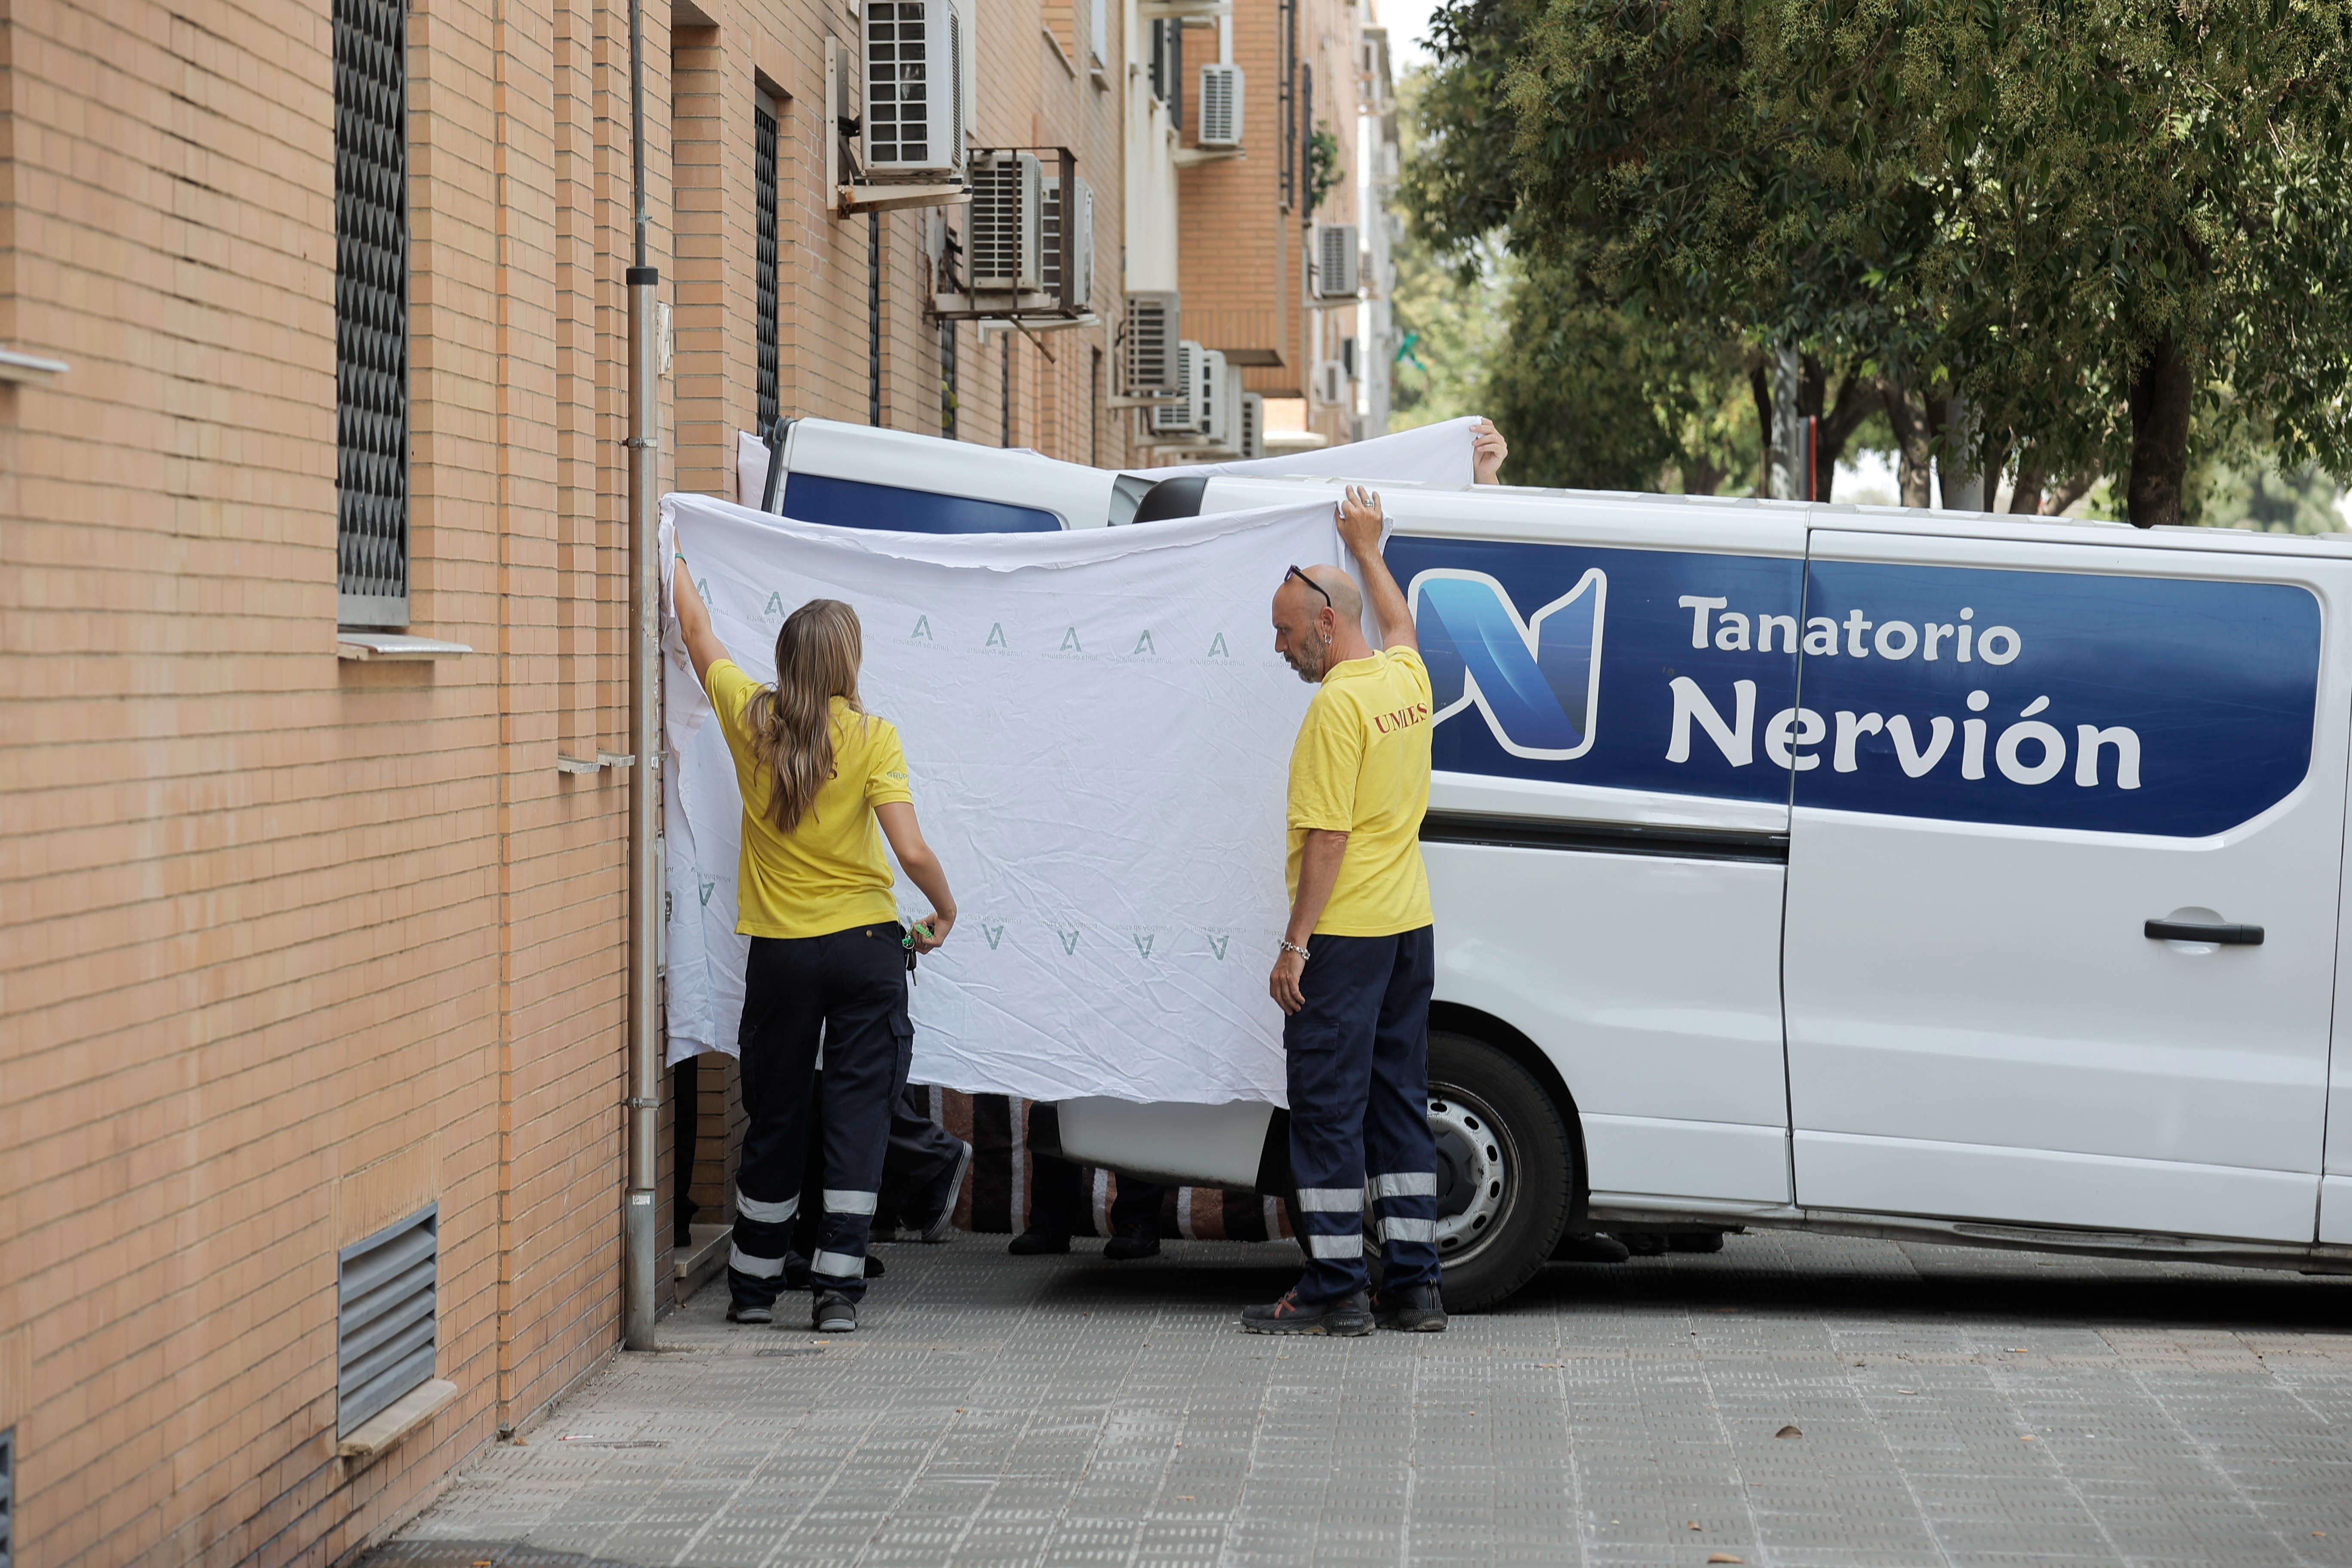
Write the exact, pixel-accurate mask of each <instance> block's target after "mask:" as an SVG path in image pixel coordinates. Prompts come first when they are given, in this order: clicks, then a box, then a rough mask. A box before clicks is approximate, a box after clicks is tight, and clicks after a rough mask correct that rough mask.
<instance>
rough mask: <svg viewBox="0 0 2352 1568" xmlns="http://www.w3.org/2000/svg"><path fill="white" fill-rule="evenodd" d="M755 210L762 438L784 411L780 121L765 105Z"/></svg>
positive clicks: (759, 122)
mask: <svg viewBox="0 0 2352 1568" xmlns="http://www.w3.org/2000/svg"><path fill="white" fill-rule="evenodd" d="M751 182H752V186H753V192H752V210H753V212H754V213H755V214H756V215H757V220H758V225H759V235H758V238H757V240H756V241H755V243H754V245H753V253H754V256H755V260H754V261H753V263H752V269H753V281H754V289H755V291H756V292H757V293H758V295H759V297H760V388H759V390H760V422H759V433H760V435H761V437H762V438H764V437H766V436H767V434H768V426H771V425H773V424H774V423H775V422H776V416H777V415H779V414H780V413H782V411H783V404H782V395H781V394H780V392H779V384H780V368H781V361H780V358H779V355H778V351H777V348H776V336H777V326H776V323H777V310H776V117H775V116H774V115H773V114H771V113H770V112H769V111H768V110H767V108H766V107H765V106H764V105H759V106H755V107H754V108H753V109H752V110H751Z"/></svg>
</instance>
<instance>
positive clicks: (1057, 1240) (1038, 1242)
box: [1004, 1230, 1070, 1258]
mask: <svg viewBox="0 0 2352 1568" xmlns="http://www.w3.org/2000/svg"><path fill="white" fill-rule="evenodd" d="M1004 1250H1005V1251H1007V1252H1009V1253H1011V1254H1013V1257H1015V1258H1041V1257H1043V1256H1045V1254H1046V1253H1048V1252H1067V1251H1069V1250H1070V1233H1069V1232H1068V1231H1066V1230H1024V1231H1023V1232H1022V1233H1021V1234H1020V1235H1019V1236H1016V1237H1013V1241H1012V1244H1011V1245H1010V1246H1008V1247H1005V1249H1004Z"/></svg>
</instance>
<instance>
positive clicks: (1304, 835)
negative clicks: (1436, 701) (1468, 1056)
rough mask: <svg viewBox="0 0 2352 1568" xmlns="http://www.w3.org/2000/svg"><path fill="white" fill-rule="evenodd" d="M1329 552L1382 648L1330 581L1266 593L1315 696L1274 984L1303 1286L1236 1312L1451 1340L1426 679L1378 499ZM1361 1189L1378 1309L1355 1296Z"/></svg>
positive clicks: (1301, 756) (1296, 768) (1274, 1320)
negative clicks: (1435, 1083) (1445, 1289)
mask: <svg viewBox="0 0 2352 1568" xmlns="http://www.w3.org/2000/svg"><path fill="white" fill-rule="evenodd" d="M1339 537H1340V538H1341V539H1342V540H1343V541H1345V542H1346V543H1347V546H1348V550H1349V553H1351V554H1353V555H1354V556H1355V558H1356V564H1357V567H1358V568H1359V570H1360V572H1361V574H1362V576H1363V579H1364V584H1365V586H1366V588H1367V589H1369V590H1370V595H1371V600H1372V614H1373V618H1374V620H1375V621H1376V622H1377V623H1378V625H1379V626H1380V635H1381V647H1377V648H1375V647H1372V646H1371V645H1370V644H1369V643H1367V642H1366V641H1365V640H1364V634H1363V601H1362V598H1361V596H1360V595H1359V594H1358V592H1357V590H1356V584H1355V582H1354V580H1353V579H1352V578H1350V577H1349V575H1348V574H1347V573H1345V572H1343V571H1341V570H1340V569H1339V567H1337V566H1309V567H1307V568H1304V569H1301V568H1299V567H1296V566H1294V567H1292V568H1291V569H1290V571H1289V573H1288V574H1286V575H1285V576H1284V578H1283V580H1282V585H1281V587H1280V588H1278V589H1277V590H1276V593H1275V595H1274V646H1275V651H1276V652H1277V653H1279V654H1281V655H1282V657H1283V658H1285V659H1286V660H1287V661H1288V662H1289V664H1290V668H1293V669H1295V670H1297V672H1298V677H1299V679H1302V680H1305V681H1308V682H1310V683H1312V684H1313V685H1314V686H1315V689H1316V690H1315V698H1314V700H1313V701H1311V702H1309V703H1308V704H1307V717H1306V719H1305V720H1304V721H1301V723H1300V724H1299V727H1298V741H1297V744H1296V745H1295V746H1294V747H1293V748H1292V750H1291V753H1290V806H1289V826H1290V854H1289V879H1290V925H1289V929H1288V930H1287V931H1285V932H1284V933H1283V938H1282V950H1281V956H1280V957H1279V958H1277V959H1276V962H1275V965H1274V974H1273V977H1272V979H1271V980H1270V981H1269V983H1268V989H1269V990H1271V991H1272V993H1273V994H1274V999H1275V1001H1276V1004H1278V1005H1280V1006H1281V1008H1282V1010H1283V1012H1284V1014H1285V1015H1286V1018H1285V1021H1284V1024H1283V1029H1282V1045H1283V1054H1284V1063H1285V1074H1286V1079H1287V1081H1288V1085H1289V1089H1290V1173H1291V1180H1292V1183H1293V1184H1294V1187H1295V1189H1296V1194H1297V1208H1296V1210H1295V1212H1294V1214H1293V1219H1294V1221H1295V1222H1296V1226H1297V1230H1298V1233H1299V1234H1298V1244H1299V1246H1300V1247H1302V1248H1303V1249H1305V1251H1306V1253H1307V1272H1306V1274H1305V1275H1304V1276H1303V1277H1301V1279H1299V1281H1298V1283H1297V1286H1296V1287H1294V1288H1293V1289H1291V1290H1290V1291H1289V1293H1288V1294H1286V1295H1285V1296H1284V1297H1283V1298H1282V1300H1279V1301H1275V1302H1271V1303H1269V1304H1267V1305H1265V1306H1260V1307H1250V1308H1247V1309H1245V1310H1244V1311H1243V1313H1242V1327H1243V1328H1244V1329H1246V1330H1248V1331H1250V1332H1252V1333H1261V1334H1346V1335H1353V1334H1364V1333H1370V1331H1371V1330H1372V1327H1373V1325H1374V1324H1375V1323H1376V1322H1377V1323H1378V1324H1379V1325H1380V1326H1381V1327H1383V1328H1392V1329H1405V1330H1412V1331H1423V1332H1427V1331H1436V1330H1442V1329H1444V1327H1445V1310H1444V1306H1443V1305H1442V1304H1441V1303H1440V1300H1439V1297H1438V1266H1437V1245H1436V1234H1435V1233H1436V1228H1437V1150H1436V1147H1435V1145H1434V1143H1433V1142H1432V1140H1431V1138H1430V1132H1429V994H1430V988H1431V985H1432V984H1433V981H1434V979H1435V973H1436V963H1435V955H1434V951H1433V942H1432V930H1431V917H1430V910H1429V877H1428V874H1427V872H1425V871H1424V870H1423V868H1422V863H1421V818H1422V814H1423V811H1425V810H1426V809H1427V808H1428V805H1429V733H1430V692H1429V671H1428V670H1427V669H1425V668H1423V667H1422V662H1421V647H1420V643H1419V642H1418V640H1417V639H1416V638H1415V637H1414V636H1413V628H1412V613H1411V611H1410V610H1409V609H1408V608H1407V606H1406V605H1405V600H1404V595H1403V594H1402V592H1400V591H1399V589H1398V588H1397V584H1396V579H1395V578H1394V577H1392V576H1391V575H1390V574H1389V569H1388V565H1387V563H1385V562H1383V561H1382V560H1381V498H1380V497H1379V496H1377V495H1374V494H1372V493H1371V492H1370V491H1369V490H1366V489H1362V488H1361V487H1359V486H1350V487H1349V489H1348V497H1347V500H1345V501H1344V502H1342V503H1341V505H1340V508H1339ZM1368 1164H1369V1167H1370V1169H1369V1172H1368V1171H1367V1165H1368ZM1368 1174H1369V1177H1370V1182H1369V1185H1370V1193H1371V1198H1372V1210H1373V1215H1374V1217H1375V1218H1376V1219H1377V1221H1378V1222H1379V1226H1380V1244H1381V1294H1380V1296H1379V1297H1378V1298H1377V1299H1368V1298H1367V1295H1366V1287H1367V1285H1368V1284H1369V1283H1370V1277H1369V1275H1368V1273H1367V1271H1366V1269H1365V1267H1364V1194H1365V1191H1366V1187H1367V1180H1366V1178H1367V1175H1368Z"/></svg>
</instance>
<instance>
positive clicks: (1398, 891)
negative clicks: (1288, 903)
mask: <svg viewBox="0 0 2352 1568" xmlns="http://www.w3.org/2000/svg"><path fill="white" fill-rule="evenodd" d="M1429 713H1430V694H1429V670H1428V669H1427V668H1425V667H1424V666H1423V664H1422V662H1421V655H1419V654H1417V653H1415V652H1413V651H1412V649H1411V648H1402V647H1392V648H1382V649H1381V650H1380V651H1379V652H1377V653H1374V654H1373V655H1372V656H1371V657H1370V658H1351V659H1349V660H1348V661H1347V662H1346V663H1344V664H1335V665H1333V666H1332V667H1331V668H1329V669H1328V670H1326V671H1325V672H1324V674H1323V684H1322V685H1321V686H1319V687H1318V688H1317V689H1316V691H1315V700H1313V701H1312V702H1310V703H1308V704H1307V718H1306V720H1305V721H1304V722H1302V723H1301V724H1300V725H1299V726H1298V743H1297V745H1295V746H1293V747H1292V748H1291V752H1290V863H1289V868H1288V873H1289V879H1290V897H1291V900H1292V901H1293V902H1294V903H1295V902H1297V899H1298V859H1299V856H1300V854H1301V852H1302V851H1303V850H1304V849H1305V847H1306V845H1307V829H1309V828H1322V829H1325V830H1327V831H1329V832H1334V833H1341V832H1344V833H1345V834H1347V836H1348V853H1347V855H1346V857H1345V858H1342V859H1341V860H1340V862H1339V882H1338V884H1337V885H1336V886H1334V887H1333V888H1332V889H1331V901H1330V902H1329V903H1328V904H1326V905H1324V906H1323V918H1322V919H1321V920H1320V921H1317V922H1316V926H1315V930H1316V931H1317V932H1318V934H1323V935H1329V936H1394V935H1396V934H1397V933H1398V932H1400V931H1417V930H1419V929H1420V928H1421V927H1423V926H1425V925H1428V924H1430V923H1432V916H1431V914H1430V910H1429V873H1428V871H1427V870H1426V869H1425V868H1423V865H1422V863H1421V818H1422V815H1423V813H1424V812H1426V811H1427V810H1428V809H1429V731H1430V723H1429Z"/></svg>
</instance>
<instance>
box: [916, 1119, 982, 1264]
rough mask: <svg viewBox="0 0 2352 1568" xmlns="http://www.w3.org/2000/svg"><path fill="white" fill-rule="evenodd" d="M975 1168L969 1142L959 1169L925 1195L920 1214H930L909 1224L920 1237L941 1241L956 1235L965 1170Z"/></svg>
mask: <svg viewBox="0 0 2352 1568" xmlns="http://www.w3.org/2000/svg"><path fill="white" fill-rule="evenodd" d="M970 1170H971V1144H969V1143H966V1144H964V1145H963V1152H961V1153H960V1154H958V1155H957V1156H956V1163H955V1168H954V1169H953V1170H951V1171H950V1172H949V1173H947V1175H946V1177H945V1178H944V1179H942V1180H940V1181H937V1182H934V1183H932V1184H931V1189H930V1191H929V1192H928V1193H926V1194H924V1195H923V1205H922V1206H921V1207H920V1208H919V1209H918V1210H917V1211H916V1215H917V1216H920V1215H929V1218H928V1219H923V1218H919V1217H918V1223H917V1224H915V1225H914V1226H909V1227H908V1228H910V1229H913V1230H915V1231H916V1232H917V1233H918V1236H917V1239H919V1240H921V1241H926V1242H941V1241H945V1240H946V1239H947V1238H948V1237H950V1236H953V1235H954V1234H955V1206H956V1199H957V1198H958V1197H960V1196H961V1195H962V1194H963V1178H964V1173H966V1172H968V1171H970Z"/></svg>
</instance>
